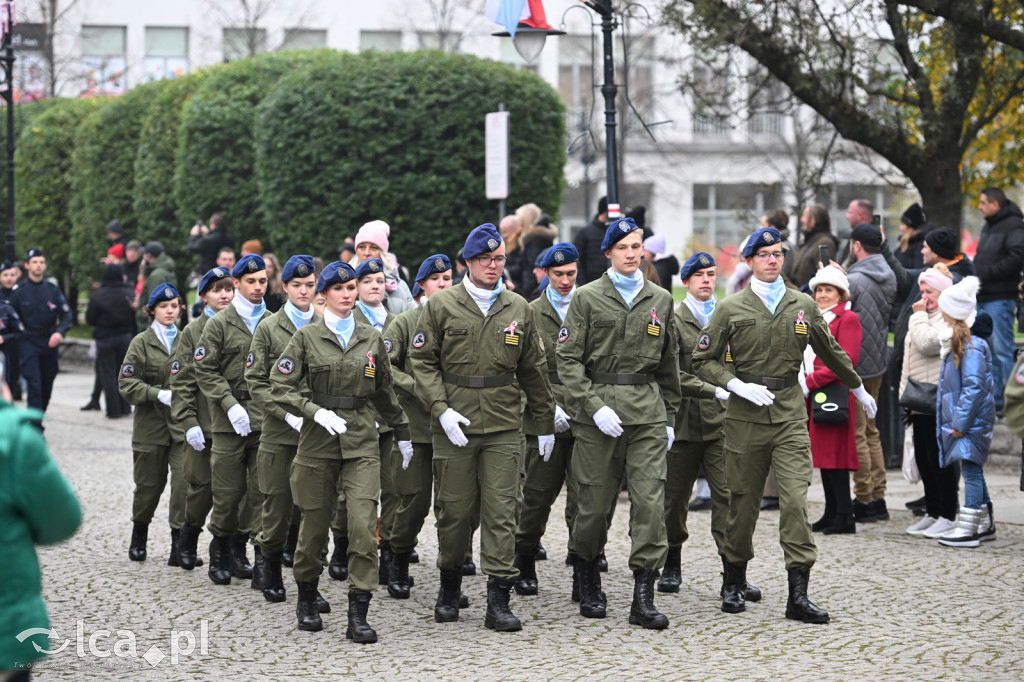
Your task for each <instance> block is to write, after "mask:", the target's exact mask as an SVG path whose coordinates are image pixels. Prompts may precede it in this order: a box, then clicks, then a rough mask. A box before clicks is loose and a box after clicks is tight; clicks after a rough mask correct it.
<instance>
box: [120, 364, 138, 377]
mask: <svg viewBox="0 0 1024 682" xmlns="http://www.w3.org/2000/svg"><path fill="white" fill-rule="evenodd" d="M121 376H123V377H124V378H125V379H131V378H132V377H133V376H135V365H122V366H121Z"/></svg>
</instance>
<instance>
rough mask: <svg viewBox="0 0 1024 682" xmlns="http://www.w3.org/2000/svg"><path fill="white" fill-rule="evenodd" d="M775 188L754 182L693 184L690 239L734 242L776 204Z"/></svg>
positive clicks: (712, 243)
mask: <svg viewBox="0 0 1024 682" xmlns="http://www.w3.org/2000/svg"><path fill="white" fill-rule="evenodd" d="M779 201H780V194H779V191H778V189H777V188H775V187H771V186H764V185H758V184H754V183H741V184H717V185H709V184H694V185H693V239H694V241H695V243H697V244H700V245H702V246H707V247H711V248H714V249H721V248H723V247H725V246H737V245H739V243H740V242H741V241H743V240H744V239H745V238H746V237H747V236H749V235H750V233H751V232H753V231H754V228H755V227H757V226H758V225H759V224H760V222H759V220H760V217H761V216H762V215H763V214H764V213H765V212H766V211H767V210H768V209H770V208H775V207H777V206H779Z"/></svg>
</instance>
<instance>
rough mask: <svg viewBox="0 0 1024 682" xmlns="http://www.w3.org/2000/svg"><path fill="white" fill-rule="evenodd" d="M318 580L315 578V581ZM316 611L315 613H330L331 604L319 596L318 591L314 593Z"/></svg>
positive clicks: (322, 596)
mask: <svg viewBox="0 0 1024 682" xmlns="http://www.w3.org/2000/svg"><path fill="white" fill-rule="evenodd" d="M319 580H320V579H319V578H317V581H319ZM316 611H317V613H330V612H331V603H330V602H329V601H327V600H326V599H324V595H322V594H320V590H317V591H316Z"/></svg>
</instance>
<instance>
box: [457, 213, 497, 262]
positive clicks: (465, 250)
mask: <svg viewBox="0 0 1024 682" xmlns="http://www.w3.org/2000/svg"><path fill="white" fill-rule="evenodd" d="M503 243H504V242H503V241H502V239H501V232H499V231H498V228H496V227H495V226H494V225H492V224H491V223H484V224H483V225H480V226H478V227H475V228H473V231H472V232H470V233H469V236H468V237H466V245H465V246H463V247H462V257H463V258H465V259H466V262H467V263H468V262H469V261H470V260H471V259H473V258H476V257H478V256H480V255H482V254H485V253H491V252H492V251H497V250H498V248H499V247H501V245H502V244H503ZM502 255H504V254H502ZM502 264H504V260H503V261H502Z"/></svg>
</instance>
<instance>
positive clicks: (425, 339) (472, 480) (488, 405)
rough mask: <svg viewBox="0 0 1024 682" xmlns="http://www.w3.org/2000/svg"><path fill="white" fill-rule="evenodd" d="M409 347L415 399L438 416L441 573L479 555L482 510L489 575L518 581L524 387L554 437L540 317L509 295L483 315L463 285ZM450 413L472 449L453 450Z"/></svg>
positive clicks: (436, 307) (431, 309) (443, 297)
mask: <svg viewBox="0 0 1024 682" xmlns="http://www.w3.org/2000/svg"><path fill="white" fill-rule="evenodd" d="M410 345H411V346H412V349H411V350H410V351H409V364H410V368H411V371H412V375H413V376H414V377H415V380H416V393H417V395H418V396H419V397H420V400H421V401H422V402H423V403H424V404H425V405H428V406H429V408H430V416H431V420H430V428H431V431H432V434H433V444H434V461H435V463H436V466H435V469H434V475H435V477H436V480H437V512H438V514H437V536H438V545H439V552H438V558H437V566H438V568H439V569H441V570H442V571H455V570H457V569H460V568H461V567H462V565H463V563H464V562H465V560H466V557H467V556H469V555H470V550H471V547H470V543H471V538H472V532H473V522H474V515H475V509H476V508H477V507H478V508H479V512H480V530H481V532H480V555H481V567H482V569H483V572H484V573H485V574H487V575H489V576H493V577H495V578H500V579H512V578H515V577H516V576H517V575H518V569H516V568H515V567H514V566H513V559H514V556H515V533H516V509H517V505H518V497H519V472H520V467H521V459H522V448H523V437H522V434H521V430H522V425H523V422H522V411H521V406H520V398H521V394H520V387H521V388H522V390H523V391H525V392H526V395H527V396H528V397H529V400H530V401H531V403H530V407H531V408H532V410H533V414H534V416H535V418H536V420H537V427H538V429H539V431H541V432H542V433H544V434H553V433H554V432H555V427H554V416H555V408H554V400H553V398H552V395H551V386H550V384H549V383H548V376H547V371H548V370H547V363H546V359H545V356H544V342H543V341H542V340H541V336H540V334H539V332H538V329H537V325H536V323H535V321H534V314H533V310H532V309H531V308H530V307H529V305H528V304H527V303H526V301H525V299H523V298H522V297H521V296H519V295H517V294H513V293H511V292H509V291H507V290H505V289H502V290H501V292H500V293H499V294H498V295H497V297H496V298H495V299H494V301H493V303H491V306H490V308H489V309H488V311H487V314H486V315H484V314H482V313H481V312H480V308H479V307H478V306H477V304H476V302H475V301H474V300H473V299H472V297H471V296H470V295H469V292H468V291H467V290H466V287H465V286H464V285H456V286H453V287H451V288H449V289H444V290H442V291H439V292H437V293H435V294H434V295H433V296H431V297H430V300H429V301H427V304H426V306H424V308H423V313H422V314H421V316H420V319H419V324H418V325H417V327H416V333H415V334H414V335H413V338H412V341H411V344H410ZM516 382H518V385H516ZM477 386H479V387H477ZM448 408H451V409H453V410H455V411H456V412H458V413H460V414H461V415H462V416H464V417H465V418H466V419H468V420H469V422H470V423H469V425H468V426H466V425H463V426H462V427H461V428H462V431H463V433H464V434H465V435H466V437H467V439H468V440H469V443H468V444H467V445H466V446H465V447H456V446H455V445H454V444H452V442H451V441H450V440H449V439H448V436H447V435H445V433H444V430H443V429H442V428H441V424H440V422H439V421H438V419H439V417H440V416H441V415H442V414H443V413H444V412H445V411H446V410H447V409H448Z"/></svg>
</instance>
